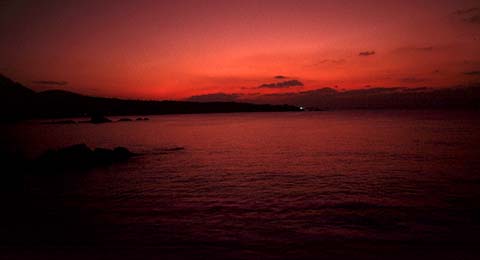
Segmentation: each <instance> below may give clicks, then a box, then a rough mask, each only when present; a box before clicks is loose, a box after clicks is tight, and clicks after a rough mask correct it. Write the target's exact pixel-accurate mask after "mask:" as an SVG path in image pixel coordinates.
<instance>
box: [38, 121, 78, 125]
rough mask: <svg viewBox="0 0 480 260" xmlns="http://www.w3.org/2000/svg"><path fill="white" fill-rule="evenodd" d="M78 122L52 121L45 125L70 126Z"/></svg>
mask: <svg viewBox="0 0 480 260" xmlns="http://www.w3.org/2000/svg"><path fill="white" fill-rule="evenodd" d="M76 123H77V122H75V121H73V120H60V121H51V122H46V123H45V124H52V125H68V124H76Z"/></svg>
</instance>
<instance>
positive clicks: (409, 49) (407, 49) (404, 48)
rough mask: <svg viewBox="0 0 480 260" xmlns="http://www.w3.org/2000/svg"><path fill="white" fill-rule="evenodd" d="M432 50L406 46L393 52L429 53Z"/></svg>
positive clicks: (429, 47) (430, 47)
mask: <svg viewBox="0 0 480 260" xmlns="http://www.w3.org/2000/svg"><path fill="white" fill-rule="evenodd" d="M433 50H434V48H433V46H420V47H419V46H406V47H401V48H398V49H395V50H394V51H393V52H431V51H433Z"/></svg>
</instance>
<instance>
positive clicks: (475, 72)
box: [463, 70, 480, 76]
mask: <svg viewBox="0 0 480 260" xmlns="http://www.w3.org/2000/svg"><path fill="white" fill-rule="evenodd" d="M463 74H465V75H469V76H479V75H480V70H473V71H467V72H464V73H463Z"/></svg>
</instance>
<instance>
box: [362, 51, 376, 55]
mask: <svg viewBox="0 0 480 260" xmlns="http://www.w3.org/2000/svg"><path fill="white" fill-rule="evenodd" d="M371 55H375V51H362V52H360V53H358V56H371Z"/></svg>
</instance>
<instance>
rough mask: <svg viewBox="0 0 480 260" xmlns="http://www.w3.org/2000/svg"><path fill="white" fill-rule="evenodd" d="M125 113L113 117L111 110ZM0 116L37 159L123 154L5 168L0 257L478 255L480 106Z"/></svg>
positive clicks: (22, 149)
mask: <svg viewBox="0 0 480 260" xmlns="http://www.w3.org/2000/svg"><path fill="white" fill-rule="evenodd" d="M114 119H118V118H114ZM149 119H150V120H148V121H133V122H113V123H106V124H99V125H93V124H67V125H58V124H43V123H42V121H41V120H36V121H28V122H21V123H17V124H10V125H2V126H1V127H2V130H1V137H0V140H1V141H2V147H3V148H2V149H3V150H4V151H7V152H10V153H12V152H14V153H15V154H21V155H23V156H25V157H28V158H35V157H37V156H39V155H40V154H42V153H43V152H44V151H46V150H47V149H52V148H61V147H65V146H68V145H72V144H78V143H85V144H87V145H88V146H90V147H92V148H95V147H105V148H114V147H116V146H124V147H126V148H128V149H129V150H131V151H133V152H136V153H139V154H141V155H140V156H137V157H133V158H131V159H130V160H128V161H127V162H121V163H117V164H112V165H109V166H102V167H98V168H94V169H91V170H84V171H74V172H71V173H63V174H41V173H31V174H22V173H21V172H18V171H17V170H16V169H15V168H13V169H5V171H3V173H2V175H4V176H7V175H8V176H12V175H15V176H21V177H19V178H14V179H15V181H14V182H15V183H14V184H12V185H10V184H8V181H10V179H11V178H4V181H3V184H4V185H5V186H10V187H13V188H11V189H4V191H3V192H2V194H1V195H2V200H1V202H2V208H3V210H2V213H1V215H2V216H1V218H0V220H1V221H0V222H1V223H0V233H1V234H2V236H1V237H0V258H1V257H4V258H8V259H24V258H28V259H86V258H88V259H405V258H411V259H426V258H427V259H428V258H436V259H478V257H480V249H479V247H478V245H479V242H480V238H479V235H480V171H479V169H480V167H479V166H480V117H479V116H478V113H474V112H468V111H440V110H438V111H423V110H421V111H420V110H418V111H417V110H414V111H384V110H382V111H367V110H353V111H324V112H282V113H231V114H198V115H162V116H150V117H149Z"/></svg>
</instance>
